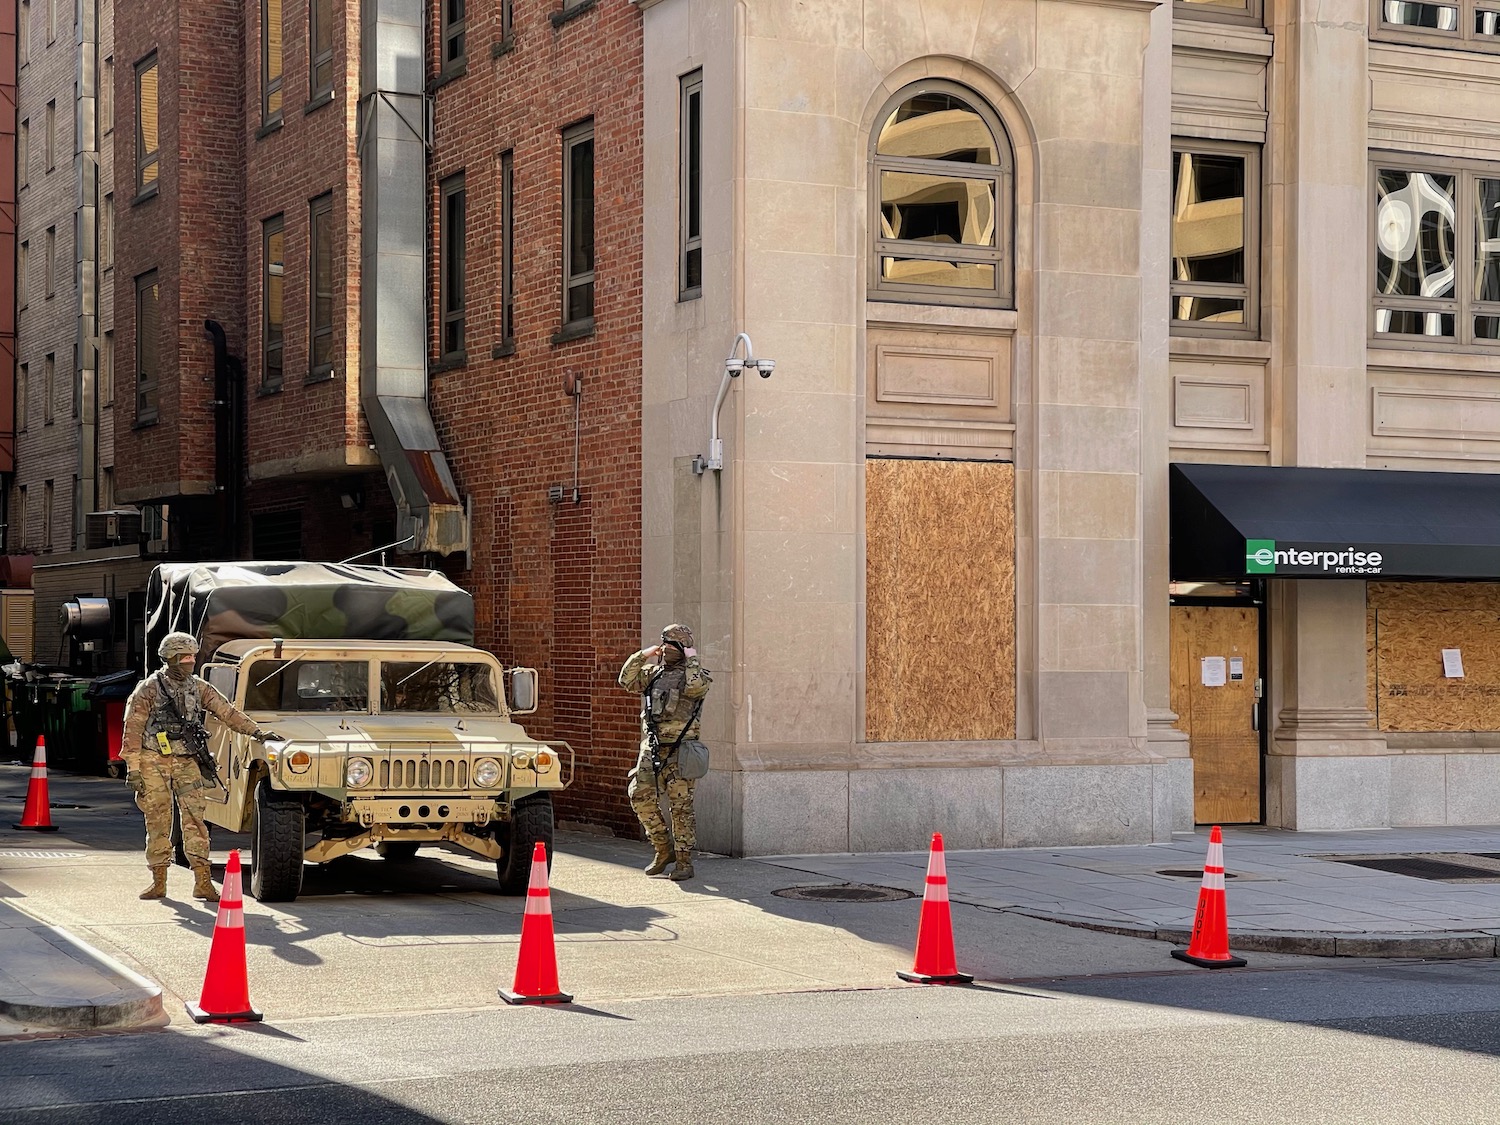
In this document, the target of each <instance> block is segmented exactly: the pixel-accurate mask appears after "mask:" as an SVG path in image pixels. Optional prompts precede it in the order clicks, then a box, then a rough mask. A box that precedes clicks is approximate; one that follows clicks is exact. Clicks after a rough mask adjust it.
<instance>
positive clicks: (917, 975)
mask: <svg viewBox="0 0 1500 1125" xmlns="http://www.w3.org/2000/svg"><path fill="white" fill-rule="evenodd" d="M896 975H897V976H898V977H900V978H901V979H902V980H909V981H915V982H917V983H918V984H969V983H971V982H972V981H973V980H974V978H973V977H972V976H970V975H969V974H968V973H961V972H959V971H958V962H957V961H956V960H955V959H954V955H953V918H952V915H950V914H949V913H948V863H947V861H946V860H945V859H944V858H943V834H942V833H941V832H934V833H933V834H932V851H931V853H930V854H929V855H928V857H927V890H926V892H925V893H924V894H923V895H922V917H921V920H920V921H919V922H918V923H917V960H916V963H915V964H914V965H913V966H912V970H911V972H909V973H897V974H896Z"/></svg>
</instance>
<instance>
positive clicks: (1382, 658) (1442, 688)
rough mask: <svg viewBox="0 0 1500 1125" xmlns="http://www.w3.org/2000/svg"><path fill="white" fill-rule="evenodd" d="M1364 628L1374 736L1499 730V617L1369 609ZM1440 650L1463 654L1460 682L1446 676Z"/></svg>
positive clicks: (1448, 611)
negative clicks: (1407, 732) (1402, 733)
mask: <svg viewBox="0 0 1500 1125" xmlns="http://www.w3.org/2000/svg"><path fill="white" fill-rule="evenodd" d="M1367 628H1368V633H1369V636H1368V640H1367V647H1368V649H1369V651H1370V657H1371V659H1370V660H1369V662H1368V672H1369V681H1370V683H1371V685H1372V688H1373V690H1372V692H1371V696H1372V698H1371V700H1370V708H1371V710H1373V711H1374V712H1375V718H1376V726H1377V727H1378V729H1380V730H1383V731H1493V730H1500V611H1497V610H1493V609H1375V610H1371V611H1370V613H1369V615H1368V618H1367ZM1445 648H1446V649H1458V650H1459V651H1460V652H1461V653H1462V656H1463V672H1464V675H1463V678H1462V679H1454V678H1449V677H1447V676H1445V675H1444V673H1443V650H1444V649H1445Z"/></svg>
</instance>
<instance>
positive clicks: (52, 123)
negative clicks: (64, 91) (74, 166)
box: [42, 101, 57, 172]
mask: <svg viewBox="0 0 1500 1125" xmlns="http://www.w3.org/2000/svg"><path fill="white" fill-rule="evenodd" d="M43 120H44V122H45V125H46V127H45V130H44V132H43V137H42V142H43V145H44V146H45V155H46V157H47V171H49V172H50V171H52V169H54V168H56V167H57V102H55V101H51V102H48V103H47V112H46V114H45V115H44V117H43Z"/></svg>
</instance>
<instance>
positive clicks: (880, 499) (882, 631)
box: [865, 460, 1016, 742]
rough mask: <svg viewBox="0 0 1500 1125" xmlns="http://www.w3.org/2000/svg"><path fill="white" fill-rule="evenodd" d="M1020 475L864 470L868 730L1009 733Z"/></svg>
mask: <svg viewBox="0 0 1500 1125" xmlns="http://www.w3.org/2000/svg"><path fill="white" fill-rule="evenodd" d="M1015 561H1016V548H1015V471H1014V466H1012V465H1010V464H1006V463H1004V462H974V461H912V460H870V461H867V462H866V468H865V607H866V608H865V636H866V654H865V737H866V739H867V740H868V741H870V742H942V741H976V740H989V739H1010V738H1014V737H1015V736H1016V583H1015Z"/></svg>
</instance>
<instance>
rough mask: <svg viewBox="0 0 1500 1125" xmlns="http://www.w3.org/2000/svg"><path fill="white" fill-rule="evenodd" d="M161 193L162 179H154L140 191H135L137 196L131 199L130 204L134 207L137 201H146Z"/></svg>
mask: <svg viewBox="0 0 1500 1125" xmlns="http://www.w3.org/2000/svg"><path fill="white" fill-rule="evenodd" d="M159 174H160V172H158V175H159ZM160 194H161V181H160V180H152V181H151V182H150V183H149V184H147V185H146V186H145V187H143V188H141V190H140V191H138V192H136V193H135V198H134V199H132V200H131V201H130V205H131V206H132V207H134V206H135V205H136V204H137V203H144V202H146V200H148V199H155V198H156V197H157V196H158V195H160Z"/></svg>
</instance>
